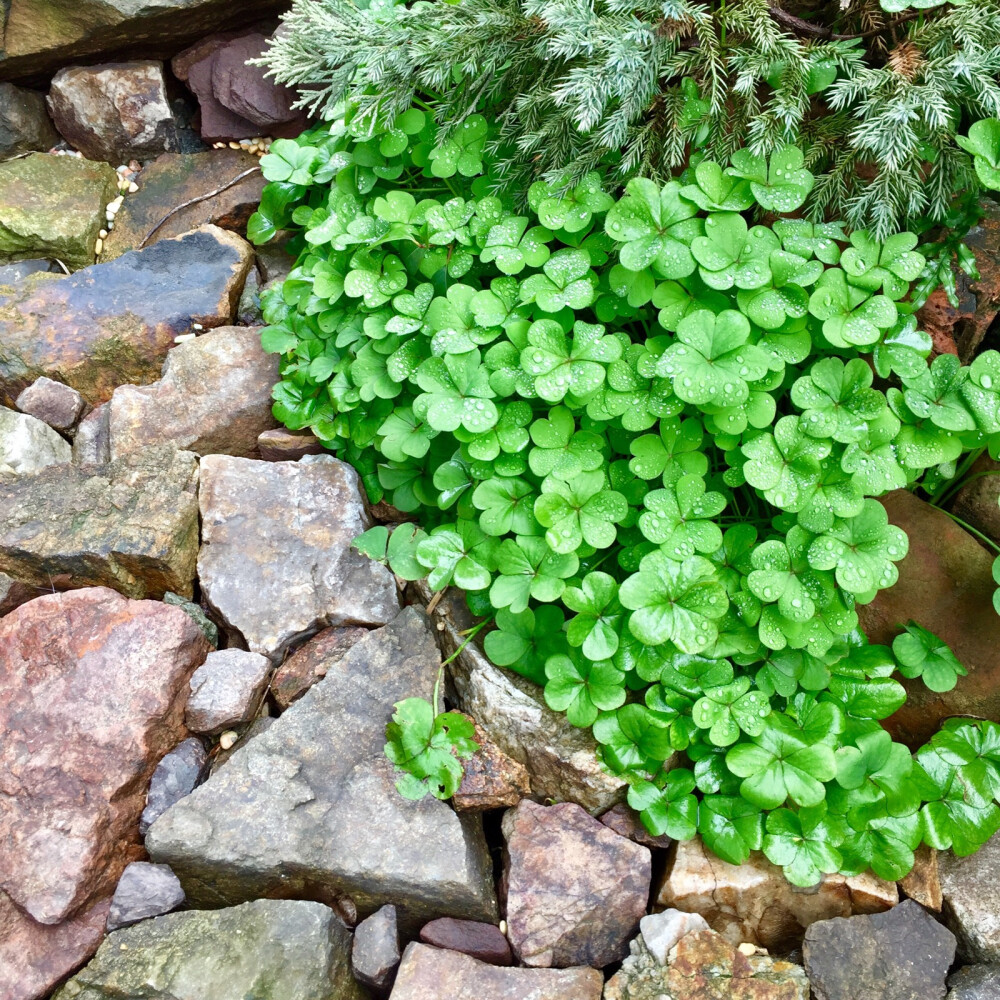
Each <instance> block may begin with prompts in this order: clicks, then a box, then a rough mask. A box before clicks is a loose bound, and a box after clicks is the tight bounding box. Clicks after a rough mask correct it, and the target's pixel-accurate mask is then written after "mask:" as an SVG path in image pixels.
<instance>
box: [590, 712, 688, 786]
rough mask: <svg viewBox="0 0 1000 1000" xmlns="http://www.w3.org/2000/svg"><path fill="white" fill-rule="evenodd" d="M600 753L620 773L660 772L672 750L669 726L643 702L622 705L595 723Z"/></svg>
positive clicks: (609, 765) (595, 733)
mask: <svg viewBox="0 0 1000 1000" xmlns="http://www.w3.org/2000/svg"><path fill="white" fill-rule="evenodd" d="M594 738H595V739H596V740H597V742H598V743H600V744H601V756H602V758H603V760H604V762H605V764H607V765H608V767H610V768H611V770H612V771H614V772H615V773H617V774H624V773H625V772H627V771H637V772H638V771H646V772H652V771H657V770H659V768H660V765H662V763H663V762H664V761H665V760H667V759H668V758H669V757H670V756H671V754H672V753H673V747H672V746H671V744H670V726H669V724H668V723H666V722H663V721H662V720H661V719H659V718H658V717H657V716H656V714H655V713H654V712H651V711H650V710H649V709H648V708H646V707H645V706H644V705H639V704H636V703H634V702H633V703H631V704H629V705H623V706H622V707H621V708H619V709H618V711H616V712H605V713H602V714H601V715H600V716H599V717H598V719H597V721H596V722H595V723H594Z"/></svg>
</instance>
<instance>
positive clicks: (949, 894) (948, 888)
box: [938, 833, 1000, 962]
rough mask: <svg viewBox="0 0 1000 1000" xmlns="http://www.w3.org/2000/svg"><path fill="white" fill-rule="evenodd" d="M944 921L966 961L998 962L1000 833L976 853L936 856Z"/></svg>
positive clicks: (999, 959)
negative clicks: (963, 856) (960, 855)
mask: <svg viewBox="0 0 1000 1000" xmlns="http://www.w3.org/2000/svg"><path fill="white" fill-rule="evenodd" d="M938 872H939V877H940V879H941V895H942V898H943V901H944V907H943V913H944V919H945V923H946V924H947V925H948V927H950V928H951V930H952V931H954V933H955V936H956V937H957V938H958V954H959V956H960V957H961V958H963V959H964V960H965V961H966V962H1000V833H996V834H994V835H993V836H992V837H991V838H990V839H989V840H988V841H987V842H986V843H985V844H984V845H983V846H982V847H981V848H980V849H979V850H978V851H976V853H975V854H970V855H969V856H968V857H966V858H958V857H955V855H954V854H952V853H951V852H950V851H948V852H946V853H944V852H943V853H942V854H940V855H939V857H938Z"/></svg>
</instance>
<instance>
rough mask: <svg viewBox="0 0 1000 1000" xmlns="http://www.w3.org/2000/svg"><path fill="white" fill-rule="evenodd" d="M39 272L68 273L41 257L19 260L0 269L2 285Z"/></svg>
mask: <svg viewBox="0 0 1000 1000" xmlns="http://www.w3.org/2000/svg"><path fill="white" fill-rule="evenodd" d="M0 86H2V84H0ZM39 272H42V273H48V272H51V273H53V274H55V273H57V272H58V273H59V274H65V273H66V272H65V271H63V269H62V268H61V267H60V266H59V265H58V264H56V263H53V262H52V261H49V260H45V259H44V258H41V257H37V258H35V259H34V260H18V261H15V262H14V263H13V264H4V266H3V267H0V285H13V284H14V283H15V282H17V281H21V280H22V279H23V278H27V277H28V275H29V274H38V273H39Z"/></svg>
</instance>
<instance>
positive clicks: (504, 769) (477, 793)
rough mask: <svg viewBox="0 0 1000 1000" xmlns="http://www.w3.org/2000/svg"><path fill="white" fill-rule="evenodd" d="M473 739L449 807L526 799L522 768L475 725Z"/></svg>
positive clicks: (476, 807)
mask: <svg viewBox="0 0 1000 1000" xmlns="http://www.w3.org/2000/svg"><path fill="white" fill-rule="evenodd" d="M475 740H476V742H477V743H478V744H479V750H478V751H477V752H476V753H475V754H474V755H473V756H472V757H470V758H469V759H468V760H467V761H466V762H465V772H464V774H463V775H462V783H461V785H459V788H458V791H457V792H455V794H454V795H453V796H452V798H451V802H452V805H453V806H454V807H455V808H456V809H457V810H458V811H459V812H485V811H486V810H487V809H508V808H510V807H511V806H516V805H517V804H518V802H520V801H521V799H524V798H527V797H528V796H529V795H530V794H531V782H530V781H529V779H528V771H527V769H526V768H525V767H524V765H523V764H520V763H519V762H518V761H516V760H514V758H513V757H509V756H508V755H507V754H505V753H504V752H503V750H501V749H500V748H499V747H498V746H497V745H496V744H495V743H494V742H493V741H492V740H491V739H490V738H489V737H488V736H486V735H485V734H484V733H483V731H482V729H480V728H479V726H476V736H475ZM430 943H431V944H433V943H434V942H430ZM456 950H457V951H461V950H462V949H461V948H458V949H456Z"/></svg>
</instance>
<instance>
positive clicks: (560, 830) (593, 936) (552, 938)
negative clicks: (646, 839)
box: [503, 800, 651, 968]
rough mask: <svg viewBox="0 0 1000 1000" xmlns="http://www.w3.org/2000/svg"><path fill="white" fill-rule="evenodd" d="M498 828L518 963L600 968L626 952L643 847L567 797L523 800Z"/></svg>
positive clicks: (642, 907)
mask: <svg viewBox="0 0 1000 1000" xmlns="http://www.w3.org/2000/svg"><path fill="white" fill-rule="evenodd" d="M503 833H504V837H505V838H506V840H507V866H506V872H505V876H506V884H507V928H508V930H507V933H508V937H509V939H510V943H511V945H512V946H513V949H514V954H515V955H516V956H517V958H518V959H519V960H520V961H521V963H523V964H524V965H529V966H539V967H556V968H566V967H568V966H573V965H590V966H593V967H594V968H602V967H603V966H605V965H609V964H610V963H611V962H615V961H618V960H619V959H621V958H623V957H624V956H625V955H627V954H628V942H629V939H630V938H631V937H632V936H633V935H634V934H635V931H636V928H637V927H638V926H639V919H640V918H641V917H642V916H643V914H644V913H645V912H646V903H647V900H648V898H649V883H650V877H651V863H650V854H649V850H648V849H647V848H645V847H640V846H639V845H638V844H634V843H633V842H632V841H631V840H626V839H625V838H624V837H619V836H618V834H616V833H613V832H612V831H611V830H609V829H608V828H607V827H606V826H604V825H603V824H602V823H601V822H600V821H599V820H596V819H594V818H593V816H590V815H589V814H588V813H587V812H586V811H585V810H584V809H582V808H581V807H580V806H578V805H575V804H572V803H562V804H561V805H555V806H548V807H546V806H540V805H538V804H537V803H535V802H531V801H529V800H525V801H523V802H521V804H520V805H519V806H518V807H517V808H516V809H512V810H510V811H509V812H508V813H507V814H506V815H505V816H504V818H503Z"/></svg>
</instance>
